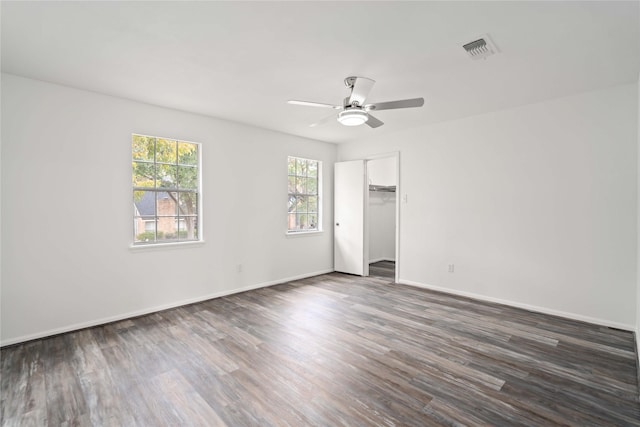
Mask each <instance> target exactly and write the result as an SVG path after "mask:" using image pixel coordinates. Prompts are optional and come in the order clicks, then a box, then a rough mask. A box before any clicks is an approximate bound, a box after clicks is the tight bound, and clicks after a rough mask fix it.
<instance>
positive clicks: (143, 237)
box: [136, 231, 164, 242]
mask: <svg viewBox="0 0 640 427" xmlns="http://www.w3.org/2000/svg"><path fill="white" fill-rule="evenodd" d="M163 236H164V233H163V232H162V231H158V240H160V239H162V237H163ZM155 239H156V233H154V232H153V231H145V232H144V233H140V234H138V235H137V236H136V241H138V242H153V241H154V240H155Z"/></svg>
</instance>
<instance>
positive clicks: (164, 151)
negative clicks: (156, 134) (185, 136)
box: [156, 138, 178, 164]
mask: <svg viewBox="0 0 640 427" xmlns="http://www.w3.org/2000/svg"><path fill="white" fill-rule="evenodd" d="M176 148H177V144H176V141H172V140H170V139H163V138H157V139H156V162H159V163H173V164H176V161H177V159H178V157H177V151H176Z"/></svg>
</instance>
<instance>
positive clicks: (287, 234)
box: [284, 230, 324, 237]
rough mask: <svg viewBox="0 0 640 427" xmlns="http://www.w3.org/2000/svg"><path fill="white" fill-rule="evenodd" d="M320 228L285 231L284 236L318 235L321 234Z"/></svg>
mask: <svg viewBox="0 0 640 427" xmlns="http://www.w3.org/2000/svg"><path fill="white" fill-rule="evenodd" d="M323 233H324V231H322V230H313V231H285V233H284V234H285V236H287V237H298V236H309V235H318V234H323Z"/></svg>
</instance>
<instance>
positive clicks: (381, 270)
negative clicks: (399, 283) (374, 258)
mask: <svg viewBox="0 0 640 427" xmlns="http://www.w3.org/2000/svg"><path fill="white" fill-rule="evenodd" d="M369 274H370V275H371V276H376V277H387V278H389V279H391V280H395V278H396V263H395V262H393V261H378V262H373V263H371V264H369Z"/></svg>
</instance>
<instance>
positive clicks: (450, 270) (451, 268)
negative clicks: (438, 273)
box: [449, 264, 454, 273]
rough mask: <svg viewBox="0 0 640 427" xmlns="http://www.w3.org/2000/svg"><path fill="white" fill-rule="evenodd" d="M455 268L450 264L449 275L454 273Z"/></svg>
mask: <svg viewBox="0 0 640 427" xmlns="http://www.w3.org/2000/svg"><path fill="white" fill-rule="evenodd" d="M453 268H454V266H453V264H449V273H453Z"/></svg>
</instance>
